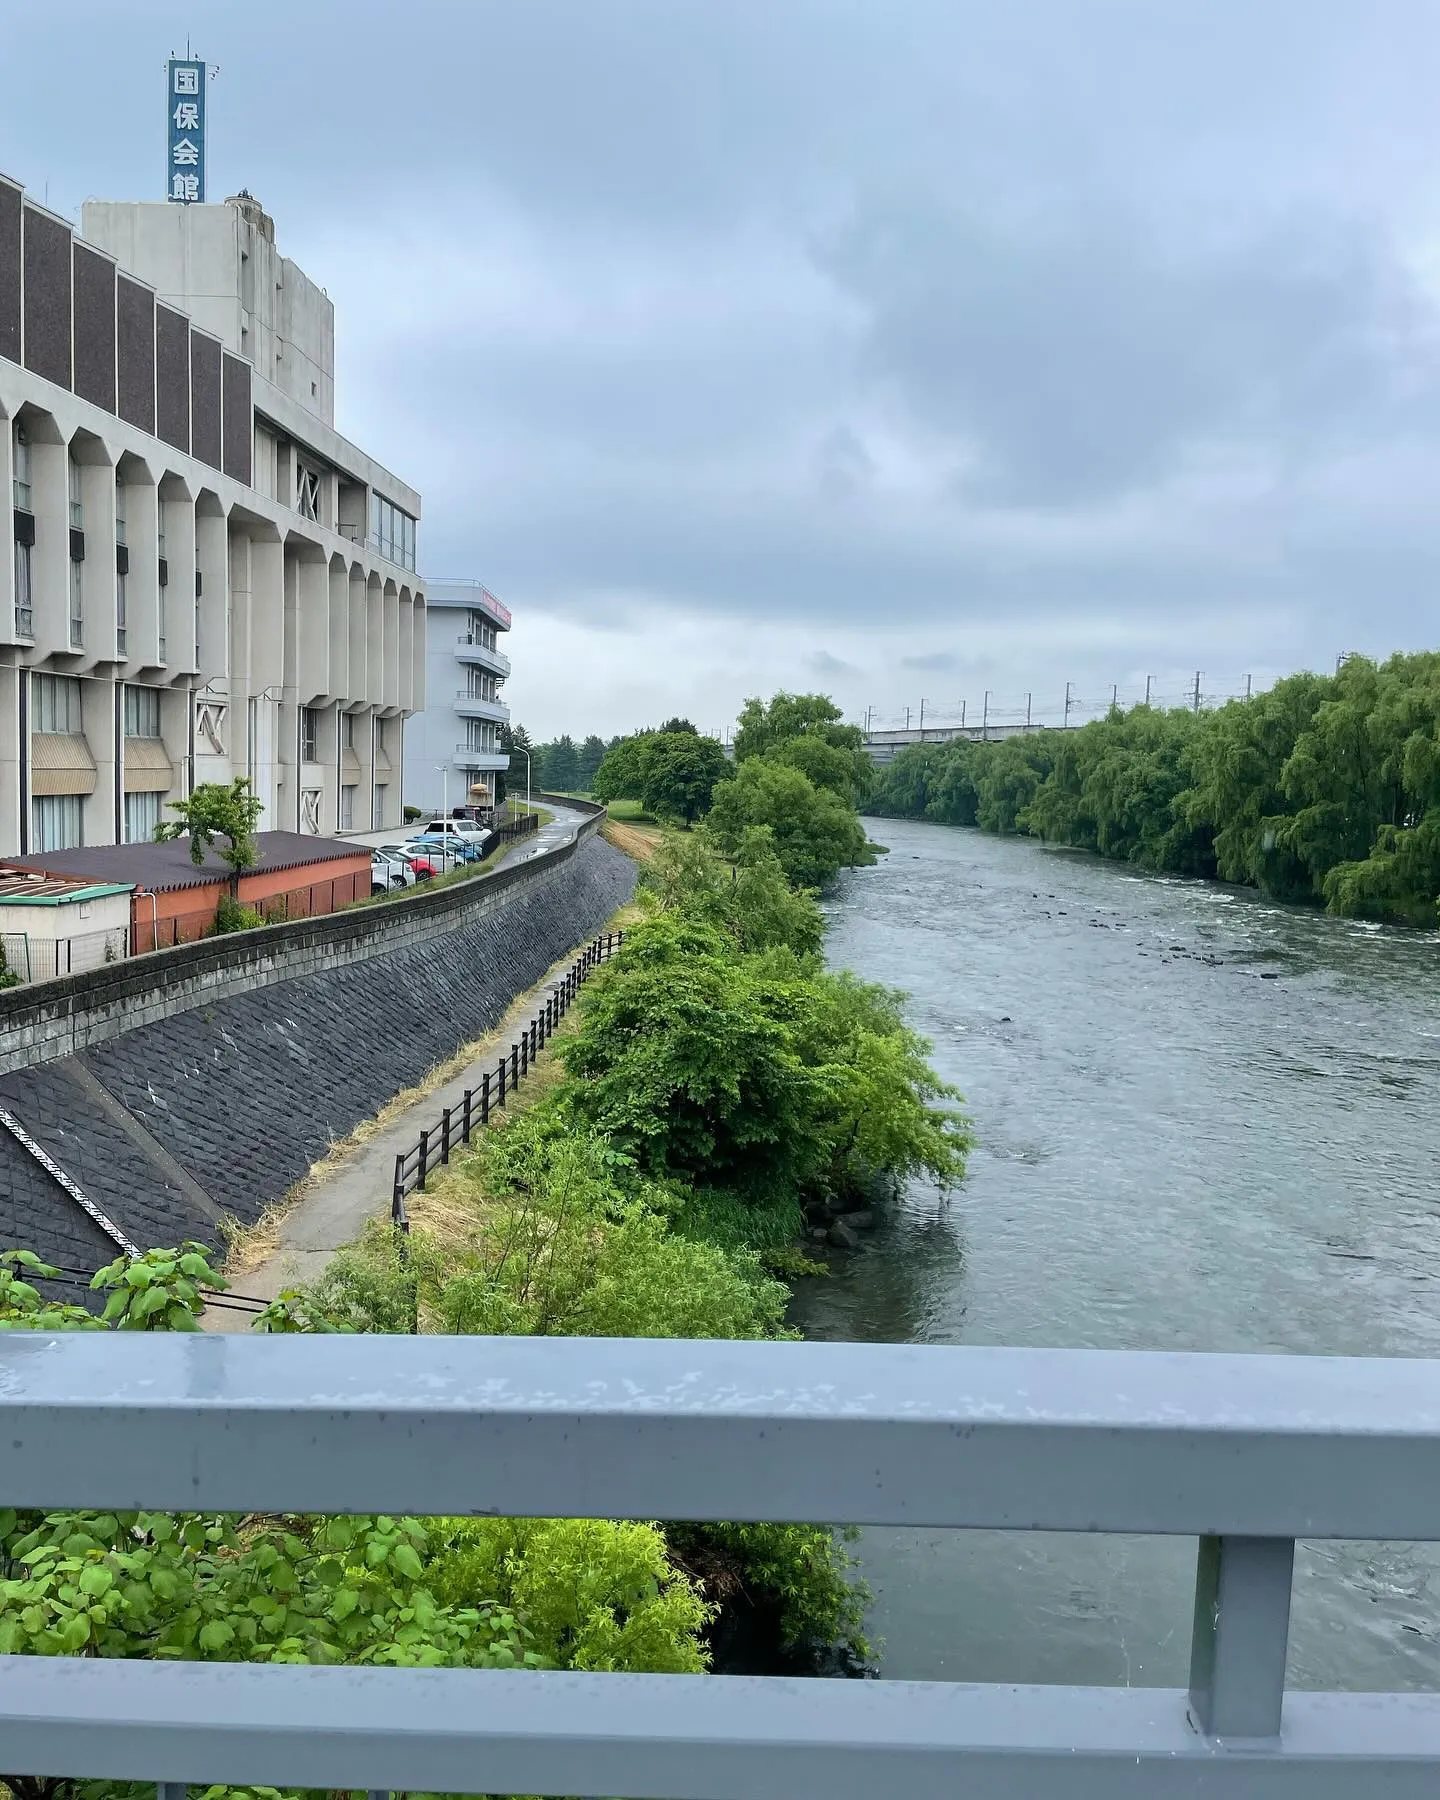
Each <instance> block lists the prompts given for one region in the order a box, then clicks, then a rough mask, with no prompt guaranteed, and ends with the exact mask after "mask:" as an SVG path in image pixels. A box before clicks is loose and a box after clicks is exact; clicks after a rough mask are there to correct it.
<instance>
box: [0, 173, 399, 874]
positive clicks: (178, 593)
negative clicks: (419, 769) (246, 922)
mask: <svg viewBox="0 0 1440 1800" xmlns="http://www.w3.org/2000/svg"><path fill="white" fill-rule="evenodd" d="M333 418H334V309H333V307H332V305H331V303H330V301H329V300H328V299H327V298H326V296H325V295H324V293H323V292H322V291H321V290H320V289H318V288H317V287H316V286H315V284H314V283H313V282H311V281H310V280H308V278H307V277H306V276H305V275H304V274H302V273H301V271H300V270H299V269H297V268H296V267H295V265H294V264H293V263H291V262H289V261H287V260H286V259H285V258H283V257H281V256H279V255H278V253H277V252H276V250H275V243H274V229H273V226H272V225H271V222H270V220H269V219H268V218H267V217H266V215H265V214H264V213H263V212H262V211H261V209H260V207H259V206H258V204H257V203H256V202H255V201H254V200H252V199H251V198H249V196H244V195H242V196H240V197H239V198H238V199H235V200H229V201H226V202H225V203H224V204H223V205H219V206H199V205H195V206H174V205H170V204H167V203H164V202H161V203H157V204H153V205H151V204H144V203H139V204H128V203H126V204H120V203H113V202H92V203H88V204H87V205H86V207H85V209H84V214H83V221H82V235H76V234H75V233H74V232H73V231H72V228H71V227H70V225H69V224H68V223H67V222H66V221H65V220H63V219H60V218H57V217H56V216H55V215H54V214H52V213H49V212H47V211H46V210H45V209H44V208H43V207H40V206H37V205H36V204H35V203H34V202H33V201H32V200H28V199H27V198H26V197H25V195H24V193H23V192H22V190H21V189H20V187H19V186H18V185H16V184H15V183H14V182H11V181H8V180H6V179H4V178H3V177H0V481H3V483H4V485H5V488H6V489H7V490H8V491H9V492H10V494H11V496H12V505H11V506H10V507H7V508H5V509H4V515H3V517H4V525H3V532H0V536H3V538H4V539H5V540H7V541H4V542H0V855H4V854H14V853H16V852H24V851H38V850H44V849H57V848H68V847H69V846H70V845H72V844H76V843H86V844H107V843H116V842H126V841H133V840H136V839H141V838H148V837H149V836H150V835H151V833H152V832H153V829H154V826H155V823H156V821H157V820H158V819H159V818H161V817H163V816H164V814H163V809H164V804H165V802H166V801H167V800H172V799H177V798H181V797H183V796H184V795H185V794H187V793H188V792H189V791H190V790H191V788H192V787H194V786H195V785H196V784H198V783H200V782H204V781H216V780H229V779H231V778H232V777H233V776H236V775H247V776H248V777H249V778H250V781H251V783H252V786H253V787H254V790H255V792H256V793H257V794H258V795H259V796H260V798H261V799H262V801H263V802H264V805H265V813H264V816H263V819H262V827H263V828H265V829H288V830H292V831H296V830H298V831H309V832H325V833H333V832H335V831H337V830H338V831H346V830H352V829H354V830H364V829H369V828H374V827H388V826H391V825H396V824H398V823H399V822H400V819H401V808H402V804H403V795H402V791H401V783H402V779H403V749H402V726H403V721H404V718H405V715H406V714H407V713H409V712H411V711H412V710H414V709H415V708H416V707H417V706H423V705H424V694H425V597H424V593H423V589H422V586H421V583H420V582H419V581H418V580H417V578H416V574H415V567H416V555H415V553H416V522H417V520H418V519H419V516H420V497H419V495H418V494H416V493H415V492H414V491H413V490H412V489H411V488H409V487H407V486H406V485H405V483H403V482H401V481H399V480H398V479H397V478H396V477H395V476H393V475H391V474H390V473H389V471H388V470H386V469H385V468H383V467H382V466H381V465H380V464H379V463H377V462H374V461H372V460H371V458H370V457H368V456H367V455H365V454H364V453H363V452H362V451H360V450H358V449H356V447H355V446H354V445H353V444H350V443H347V442H346V440H345V439H344V438H342V437H340V436H338V435H337V433H336V432H335V430H334V425H333Z"/></svg>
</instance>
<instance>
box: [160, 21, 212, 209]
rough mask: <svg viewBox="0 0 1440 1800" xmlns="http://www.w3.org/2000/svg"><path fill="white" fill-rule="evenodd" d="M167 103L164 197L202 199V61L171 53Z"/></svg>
mask: <svg viewBox="0 0 1440 1800" xmlns="http://www.w3.org/2000/svg"><path fill="white" fill-rule="evenodd" d="M166 85H167V87H168V90H169V91H168V93H167V96H166V104H167V106H168V107H169V113H170V139H169V141H170V153H169V157H168V159H167V161H166V166H165V197H166V199H167V200H178V201H180V203H181V204H182V205H184V206H189V205H190V204H191V203H192V202H199V203H200V204H202V205H203V204H204V200H205V65H204V63H203V62H177V61H175V60H174V58H173V57H172V59H171V61H170V64H169V80H168V82H167V84H166Z"/></svg>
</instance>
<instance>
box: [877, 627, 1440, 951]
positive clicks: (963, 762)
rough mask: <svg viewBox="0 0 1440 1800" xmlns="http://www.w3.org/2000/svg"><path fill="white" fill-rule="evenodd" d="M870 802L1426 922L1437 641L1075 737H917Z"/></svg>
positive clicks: (1432, 909) (1433, 820)
mask: <svg viewBox="0 0 1440 1800" xmlns="http://www.w3.org/2000/svg"><path fill="white" fill-rule="evenodd" d="M867 808H868V810H869V811H870V812H872V813H877V814H880V815H882V816H890V817H895V818H909V819H933V820H936V821H938V822H940V823H942V824H948V825H978V826H979V827H980V828H981V829H982V830H986V831H995V832H1007V833H1012V832H1013V833H1019V834H1022V835H1026V836H1030V837H1035V838H1039V839H1042V840H1044V841H1045V842H1048V843H1054V844H1068V845H1074V846H1075V847H1077V848H1080V849H1085V850H1093V851H1095V852H1096V853H1097V854H1099V855H1101V856H1107V857H1115V858H1118V859H1120V860H1122V861H1125V862H1130V863H1134V864H1137V865H1139V866H1140V867H1142V868H1147V869H1156V870H1163V871H1167V872H1170V873H1173V874H1180V875H1195V876H1205V877H1212V878H1216V879H1219V880H1221V881H1231V882H1237V883H1241V884H1244V885H1246V886H1250V887H1255V888H1259V889H1260V890H1261V891H1262V892H1263V893H1265V894H1267V895H1269V896H1271V897H1273V898H1275V899H1278V900H1287V901H1297V902H1303V903H1308V904H1313V905H1319V906H1324V907H1325V908H1326V909H1327V910H1328V911H1329V912H1331V913H1335V914H1338V915H1340V916H1343V917H1348V918H1363V919H1378V920H1389V921H1394V922H1399V923H1405V924H1411V925H1420V926H1429V927H1434V926H1435V925H1436V923H1437V911H1436V909H1437V900H1440V652H1435V651H1425V652H1421V653H1418V654H1413V655H1396V656H1392V657H1390V658H1389V660H1388V661H1386V662H1383V663H1376V662H1373V661H1371V660H1370V659H1368V658H1366V657H1363V656H1352V657H1349V658H1347V659H1346V660H1345V661H1344V662H1343V663H1342V664H1341V665H1340V667H1339V668H1338V669H1337V670H1336V672H1335V673H1334V674H1333V675H1314V674H1297V675H1291V676H1288V677H1286V678H1285V679H1284V680H1282V681H1279V682H1277V683H1276V684H1275V686H1274V687H1273V688H1271V689H1269V690H1268V691H1267V692H1265V693H1261V694H1257V695H1255V696H1254V697H1253V698H1251V699H1249V700H1232V701H1230V702H1228V703H1227V704H1226V705H1224V706H1221V707H1217V708H1215V709H1213V710H1210V711H1199V712H1192V711H1188V710H1187V711H1180V710H1178V709H1176V710H1165V709H1160V708H1155V707H1147V706H1135V707H1131V708H1129V709H1128V710H1120V709H1116V710H1113V711H1112V712H1111V713H1110V714H1109V716H1108V717H1106V718H1103V719H1098V720H1096V721H1094V722H1093V723H1092V724H1089V725H1084V726H1081V727H1080V728H1079V729H1077V730H1074V731H1044V732H1035V733H1029V734H1025V735H1023V736H1017V737H1011V738H1005V739H1002V740H1000V741H998V742H993V743H973V742H970V741H965V740H961V741H955V742H952V743H947V744H917V745H913V746H911V747H909V748H907V749H905V750H903V751H901V752H900V754H899V755H897V756H896V758H895V760H894V762H893V763H891V764H890V765H889V766H888V767H887V768H886V769H884V770H883V771H881V772H880V773H879V774H878V776H877V778H876V781H875V784H874V788H873V790H872V792H871V794H870V796H869V799H868V801H867Z"/></svg>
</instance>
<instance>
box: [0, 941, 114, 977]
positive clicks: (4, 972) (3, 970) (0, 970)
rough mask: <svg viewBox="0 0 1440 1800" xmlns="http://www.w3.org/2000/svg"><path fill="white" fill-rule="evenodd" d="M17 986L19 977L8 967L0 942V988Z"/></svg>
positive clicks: (3, 948) (7, 958) (2, 945)
mask: <svg viewBox="0 0 1440 1800" xmlns="http://www.w3.org/2000/svg"><path fill="white" fill-rule="evenodd" d="M107 948H108V946H107ZM19 985H20V977H19V976H18V975H17V974H16V973H15V971H14V969H12V968H11V967H10V959H9V957H7V956H6V954H5V945H4V943H3V941H0V988H12V987H18V986H19Z"/></svg>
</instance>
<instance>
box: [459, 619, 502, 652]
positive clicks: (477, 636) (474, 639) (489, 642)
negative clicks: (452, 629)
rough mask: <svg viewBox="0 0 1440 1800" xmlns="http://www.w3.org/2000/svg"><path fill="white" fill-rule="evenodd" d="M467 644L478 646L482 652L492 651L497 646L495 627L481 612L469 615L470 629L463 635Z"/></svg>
mask: <svg viewBox="0 0 1440 1800" xmlns="http://www.w3.org/2000/svg"><path fill="white" fill-rule="evenodd" d="M465 642H466V643H467V644H478V645H479V646H480V648H481V649H482V650H493V649H495V648H496V645H497V642H498V640H497V638H496V635H495V627H494V626H493V625H492V624H491V622H490V621H489V619H487V618H486V617H485V615H484V613H482V612H472V613H471V614H470V629H469V630H468V631H467V632H466V633H465Z"/></svg>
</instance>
